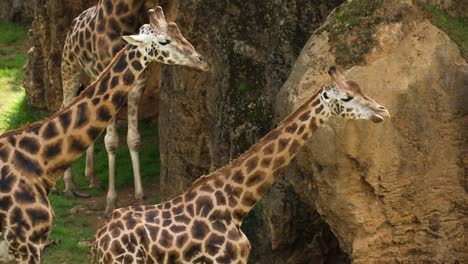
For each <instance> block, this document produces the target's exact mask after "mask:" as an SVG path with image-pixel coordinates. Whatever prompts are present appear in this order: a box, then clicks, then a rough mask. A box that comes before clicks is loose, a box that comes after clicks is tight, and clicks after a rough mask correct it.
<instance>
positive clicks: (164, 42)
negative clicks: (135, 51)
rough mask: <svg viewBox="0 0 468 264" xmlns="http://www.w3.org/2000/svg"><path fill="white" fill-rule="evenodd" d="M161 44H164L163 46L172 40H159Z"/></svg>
mask: <svg viewBox="0 0 468 264" xmlns="http://www.w3.org/2000/svg"><path fill="white" fill-rule="evenodd" d="M158 42H159V44H161V45H163V46H166V45H167V44H169V43H171V41H170V40H168V39H166V40H165V41H158Z"/></svg>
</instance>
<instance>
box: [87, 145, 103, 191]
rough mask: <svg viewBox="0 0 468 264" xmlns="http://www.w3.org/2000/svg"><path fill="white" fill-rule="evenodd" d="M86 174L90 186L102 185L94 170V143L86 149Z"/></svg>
mask: <svg viewBox="0 0 468 264" xmlns="http://www.w3.org/2000/svg"><path fill="white" fill-rule="evenodd" d="M85 176H86V178H88V180H89V187H90V188H97V187H99V186H100V185H99V181H98V179H97V177H96V173H95V172H94V143H93V144H91V145H90V146H89V148H88V149H87V150H86V169H85Z"/></svg>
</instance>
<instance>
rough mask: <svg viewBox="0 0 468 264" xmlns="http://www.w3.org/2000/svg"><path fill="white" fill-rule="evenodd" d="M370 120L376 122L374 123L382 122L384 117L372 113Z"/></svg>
mask: <svg viewBox="0 0 468 264" xmlns="http://www.w3.org/2000/svg"><path fill="white" fill-rule="evenodd" d="M370 120H372V122H374V123H380V122H382V121H384V118H383V116H381V115H378V114H372V115H371V116H370Z"/></svg>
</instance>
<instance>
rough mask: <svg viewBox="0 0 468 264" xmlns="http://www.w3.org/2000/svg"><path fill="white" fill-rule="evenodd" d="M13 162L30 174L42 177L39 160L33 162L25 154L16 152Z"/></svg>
mask: <svg viewBox="0 0 468 264" xmlns="http://www.w3.org/2000/svg"><path fill="white" fill-rule="evenodd" d="M13 160H14V162H15V164H17V165H18V167H19V168H20V169H21V170H22V171H25V172H27V173H29V174H34V175H36V176H40V175H41V174H42V172H43V171H42V167H41V166H40V165H39V162H38V161H37V160H33V159H31V158H29V157H27V156H25V155H24V154H23V153H21V152H19V151H18V150H15V152H14V154H13Z"/></svg>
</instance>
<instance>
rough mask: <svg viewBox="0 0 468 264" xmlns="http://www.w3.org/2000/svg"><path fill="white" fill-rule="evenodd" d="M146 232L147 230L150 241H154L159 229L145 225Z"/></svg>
mask: <svg viewBox="0 0 468 264" xmlns="http://www.w3.org/2000/svg"><path fill="white" fill-rule="evenodd" d="M146 230H148V234H149V237H150V238H151V240H153V241H156V238H157V237H158V233H159V227H157V226H153V225H146Z"/></svg>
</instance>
